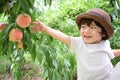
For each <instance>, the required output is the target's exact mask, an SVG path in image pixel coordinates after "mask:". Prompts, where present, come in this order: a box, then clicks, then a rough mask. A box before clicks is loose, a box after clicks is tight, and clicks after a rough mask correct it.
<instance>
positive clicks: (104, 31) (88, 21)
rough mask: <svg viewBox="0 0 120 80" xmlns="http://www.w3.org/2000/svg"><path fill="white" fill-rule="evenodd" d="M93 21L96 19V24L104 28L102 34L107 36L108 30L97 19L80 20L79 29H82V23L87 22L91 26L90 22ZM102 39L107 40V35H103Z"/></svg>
mask: <svg viewBox="0 0 120 80" xmlns="http://www.w3.org/2000/svg"><path fill="white" fill-rule="evenodd" d="M92 21H94V22H95V24H96V25H97V26H98V27H100V28H101V29H102V33H101V34H103V35H105V36H107V32H106V30H105V29H104V27H103V26H102V25H101V24H100V23H99V22H97V21H95V20H93V19H88V18H82V19H81V21H80V25H79V30H80V29H81V25H82V24H87V25H88V26H90V24H91V23H92ZM102 40H106V37H103V38H102Z"/></svg>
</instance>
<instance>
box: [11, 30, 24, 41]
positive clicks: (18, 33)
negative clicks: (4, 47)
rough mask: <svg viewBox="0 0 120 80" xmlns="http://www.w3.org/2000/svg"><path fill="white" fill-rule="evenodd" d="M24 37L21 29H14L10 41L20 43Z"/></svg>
mask: <svg viewBox="0 0 120 80" xmlns="http://www.w3.org/2000/svg"><path fill="white" fill-rule="evenodd" d="M22 37H23V33H22V31H20V30H19V29H12V30H11V31H10V33H9V40H10V41H13V42H20V41H21V39H22Z"/></svg>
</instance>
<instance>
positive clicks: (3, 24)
mask: <svg viewBox="0 0 120 80" xmlns="http://www.w3.org/2000/svg"><path fill="white" fill-rule="evenodd" d="M6 26H7V23H6V22H3V23H0V31H2V30H3V29H4V28H5V27H6Z"/></svg>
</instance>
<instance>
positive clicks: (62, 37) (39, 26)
mask: <svg viewBox="0 0 120 80" xmlns="http://www.w3.org/2000/svg"><path fill="white" fill-rule="evenodd" d="M31 28H32V30H33V31H35V32H39V31H41V32H45V33H46V34H48V35H50V36H51V37H53V38H55V39H57V40H59V41H62V42H64V43H65V44H67V45H70V36H68V35H66V34H64V33H62V32H60V31H58V30H55V29H52V28H50V27H48V26H46V25H45V24H44V23H42V22H40V21H35V22H34V26H32V27H31Z"/></svg>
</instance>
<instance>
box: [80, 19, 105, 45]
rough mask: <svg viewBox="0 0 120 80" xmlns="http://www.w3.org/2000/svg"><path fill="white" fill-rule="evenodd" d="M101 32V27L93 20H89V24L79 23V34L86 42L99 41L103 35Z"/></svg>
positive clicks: (93, 42)
mask: <svg viewBox="0 0 120 80" xmlns="http://www.w3.org/2000/svg"><path fill="white" fill-rule="evenodd" d="M101 32H102V29H101V28H100V27H98V26H97V25H96V24H95V22H94V21H92V22H91V24H90V26H88V25H87V24H86V23H85V24H83V25H81V29H80V34H81V36H82V38H83V40H84V41H85V43H88V44H95V43H99V42H100V41H101V40H102V37H104V35H102V34H101Z"/></svg>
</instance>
